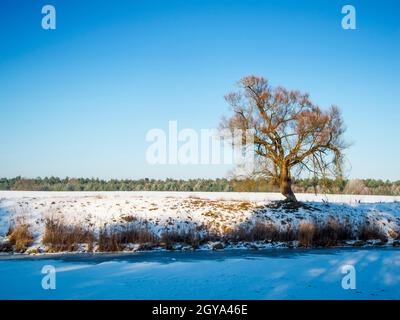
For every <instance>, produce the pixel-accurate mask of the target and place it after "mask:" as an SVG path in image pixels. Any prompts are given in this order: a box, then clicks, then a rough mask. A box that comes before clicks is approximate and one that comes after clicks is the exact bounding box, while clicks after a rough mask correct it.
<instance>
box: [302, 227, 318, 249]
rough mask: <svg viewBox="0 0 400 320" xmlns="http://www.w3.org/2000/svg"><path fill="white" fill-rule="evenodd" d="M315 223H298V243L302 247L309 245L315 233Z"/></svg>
mask: <svg viewBox="0 0 400 320" xmlns="http://www.w3.org/2000/svg"><path fill="white" fill-rule="evenodd" d="M315 229H316V227H315V223H313V222H301V223H300V225H299V235H298V240H299V245H300V246H302V247H306V248H307V247H311V246H312V244H313V239H314V235H315Z"/></svg>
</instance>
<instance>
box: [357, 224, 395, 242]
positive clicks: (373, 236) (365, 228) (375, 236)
mask: <svg viewBox="0 0 400 320" xmlns="http://www.w3.org/2000/svg"><path fill="white" fill-rule="evenodd" d="M358 239H360V240H363V241H367V240H380V241H382V242H387V241H388V237H387V235H386V234H385V231H384V230H383V229H382V227H381V226H379V225H378V224H377V223H376V222H375V221H374V222H370V221H369V220H368V219H365V220H364V222H363V224H362V225H361V226H360V228H359V230H358Z"/></svg>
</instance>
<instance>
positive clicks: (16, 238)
mask: <svg viewBox="0 0 400 320" xmlns="http://www.w3.org/2000/svg"><path fill="white" fill-rule="evenodd" d="M8 239H9V241H10V243H11V244H12V245H15V250H16V251H17V252H25V251H26V249H27V248H28V247H29V246H30V245H31V244H32V242H33V235H32V232H31V231H30V230H29V225H28V224H26V223H20V224H17V225H15V226H13V227H11V228H10V230H9V231H8Z"/></svg>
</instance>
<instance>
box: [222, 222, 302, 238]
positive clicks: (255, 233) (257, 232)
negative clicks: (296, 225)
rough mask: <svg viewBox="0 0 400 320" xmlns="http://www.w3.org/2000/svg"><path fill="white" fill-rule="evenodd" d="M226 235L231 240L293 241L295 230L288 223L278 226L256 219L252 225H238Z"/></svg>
mask: <svg viewBox="0 0 400 320" xmlns="http://www.w3.org/2000/svg"><path fill="white" fill-rule="evenodd" d="M226 236H227V238H228V239H230V240H232V241H293V240H295V239H296V232H295V230H293V229H292V228H291V226H290V225H289V226H288V227H287V228H278V227H277V226H276V225H275V224H272V223H264V222H260V221H257V222H256V223H255V224H254V225H253V226H249V225H242V226H239V227H238V228H236V229H235V230H232V231H231V232H230V233H228V234H227V235H226Z"/></svg>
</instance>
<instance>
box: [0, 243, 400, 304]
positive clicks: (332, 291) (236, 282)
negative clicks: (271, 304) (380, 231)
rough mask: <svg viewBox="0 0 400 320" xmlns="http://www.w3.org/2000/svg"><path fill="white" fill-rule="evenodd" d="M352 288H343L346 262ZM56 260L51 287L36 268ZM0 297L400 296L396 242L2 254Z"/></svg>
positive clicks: (327, 297)
mask: <svg viewBox="0 0 400 320" xmlns="http://www.w3.org/2000/svg"><path fill="white" fill-rule="evenodd" d="M349 264H350V265H353V266H354V267H355V271H356V273H355V275H356V277H355V283H356V289H348V290H344V289H343V288H342V279H343V277H344V274H342V273H341V267H342V266H343V265H349ZM45 265H52V266H54V267H55V268H56V289H55V290H44V289H43V288H42V286H41V282H42V278H43V277H44V275H43V274H41V270H42V268H43V266H45ZM0 283H1V286H0V299H400V254H399V251H398V250H396V249H382V248H381V249H341V250H337V249H318V250H300V249H296V250H267V251H255V252H254V251H242V250H236V251H230V250H229V251H219V252H210V251H207V252H206V251H196V252H149V253H130V254H128V255H116V256H110V255H106V256H103V255H99V254H95V255H83V256H80V255H68V256H65V255H64V256H61V257H60V258H55V257H48V256H47V258H44V257H40V258H39V257H32V258H27V257H26V256H25V257H22V256H21V257H20V258H17V259H16V258H15V257H10V256H3V257H0Z"/></svg>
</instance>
